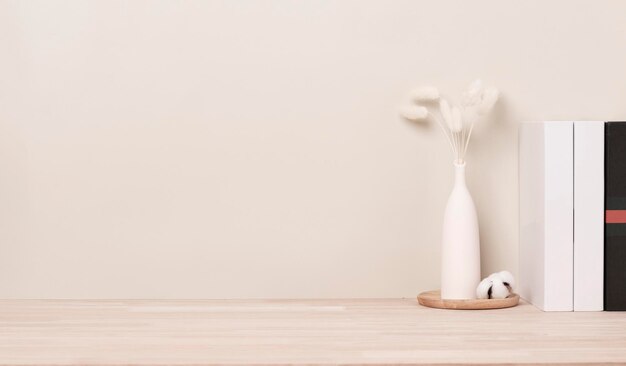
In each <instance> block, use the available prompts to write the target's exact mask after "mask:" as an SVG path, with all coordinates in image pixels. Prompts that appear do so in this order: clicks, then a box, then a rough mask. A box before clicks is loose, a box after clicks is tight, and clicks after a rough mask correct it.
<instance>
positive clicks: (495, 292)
mask: <svg viewBox="0 0 626 366" xmlns="http://www.w3.org/2000/svg"><path fill="white" fill-rule="evenodd" d="M491 281H492V284H491V298H492V299H506V298H507V297H508V296H509V295H510V292H509V289H508V288H507V287H506V286H504V281H502V278H500V277H499V276H498V277H496V278H493V279H492V280H491Z"/></svg>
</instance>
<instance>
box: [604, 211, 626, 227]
mask: <svg viewBox="0 0 626 366" xmlns="http://www.w3.org/2000/svg"><path fill="white" fill-rule="evenodd" d="M605 222H606V223H607V224H626V210H606V215H605Z"/></svg>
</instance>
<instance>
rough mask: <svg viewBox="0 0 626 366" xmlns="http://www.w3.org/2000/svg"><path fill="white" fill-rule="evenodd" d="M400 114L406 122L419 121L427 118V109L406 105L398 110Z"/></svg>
mask: <svg viewBox="0 0 626 366" xmlns="http://www.w3.org/2000/svg"><path fill="white" fill-rule="evenodd" d="M400 114H401V115H402V117H404V118H406V119H408V120H411V121H419V120H423V119H426V117H428V109H426V107H421V106H418V105H407V106H404V107H402V108H401V109H400Z"/></svg>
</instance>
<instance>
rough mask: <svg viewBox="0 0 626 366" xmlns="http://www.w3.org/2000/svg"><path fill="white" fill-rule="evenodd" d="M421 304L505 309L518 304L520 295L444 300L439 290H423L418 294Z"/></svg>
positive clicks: (432, 306)
mask: <svg viewBox="0 0 626 366" xmlns="http://www.w3.org/2000/svg"><path fill="white" fill-rule="evenodd" d="M417 301H418V302H419V303H420V305H423V306H428V307H429V308H437V309H457V310H485V309H503V308H510V307H513V306H516V305H517V304H518V303H519V295H518V294H512V295H510V296H509V297H507V298H506V299H475V300H442V299H441V295H440V293H439V290H435V291H426V292H422V293H421V294H419V296H417Z"/></svg>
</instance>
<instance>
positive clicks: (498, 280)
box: [476, 271, 515, 299]
mask: <svg viewBox="0 0 626 366" xmlns="http://www.w3.org/2000/svg"><path fill="white" fill-rule="evenodd" d="M514 285H515V279H514V278H513V275H512V274H511V272H508V271H501V272H497V273H492V274H491V275H489V277H487V278H485V279H484V280H482V281H480V283H479V284H478V287H477V288H476V298H478V299H505V298H507V297H509V296H510V295H511V294H512V293H513V289H514Z"/></svg>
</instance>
